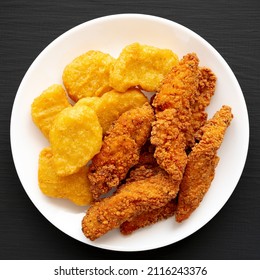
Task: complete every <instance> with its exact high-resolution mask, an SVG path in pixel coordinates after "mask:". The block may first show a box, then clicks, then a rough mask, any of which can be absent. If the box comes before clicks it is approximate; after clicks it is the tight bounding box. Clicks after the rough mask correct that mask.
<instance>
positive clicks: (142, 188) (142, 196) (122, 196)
mask: <svg viewBox="0 0 260 280" xmlns="http://www.w3.org/2000/svg"><path fill="white" fill-rule="evenodd" d="M178 190H179V182H178V181H173V180H172V179H171V178H170V177H169V175H168V174H167V173H166V172H165V171H164V170H162V169H158V173H157V174H155V175H154V176H152V177H150V178H146V179H144V180H139V181H136V182H129V183H126V184H125V185H123V186H121V187H120V188H119V189H118V190H117V192H116V193H115V194H114V195H113V196H111V197H107V198H104V199H103V200H101V201H99V202H95V203H94V204H93V205H92V206H91V207H90V208H89V209H88V211H87V213H86V215H85V217H84V218H83V220H82V230H83V233H84V235H85V236H86V237H87V238H89V239H90V240H95V239H97V238H99V237H101V236H102V235H104V234H105V233H107V232H108V231H110V230H112V229H115V228H119V227H120V225H121V224H122V223H123V222H125V221H127V220H130V219H131V218H132V217H134V216H137V215H139V214H140V213H143V212H146V211H151V210H153V209H157V208H160V207H162V206H164V205H166V204H167V203H168V202H169V201H170V200H171V199H173V198H175V197H176V195H177V192H178Z"/></svg>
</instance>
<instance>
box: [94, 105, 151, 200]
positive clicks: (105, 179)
mask: <svg viewBox="0 0 260 280" xmlns="http://www.w3.org/2000/svg"><path fill="white" fill-rule="evenodd" d="M153 119H154V113H153V109H152V107H151V106H150V105H149V103H145V104H144V105H143V106H142V107H139V108H134V109H131V110H129V111H127V112H125V113H123V114H122V115H121V116H120V117H119V118H118V120H117V121H115V123H114V124H113V125H112V126H111V128H110V129H109V130H108V132H107V135H106V136H105V138H104V141H103V145H102V147H101V150H100V152H99V153H98V154H97V155H96V156H94V158H93V159H92V163H91V166H90V172H89V180H90V182H91V192H92V194H93V197H94V199H98V198H99V197H100V195H102V194H105V193H107V192H108V191H109V190H110V189H112V188H115V187H117V186H118V185H119V184H120V182H121V181H122V180H123V179H124V178H125V177H126V175H127V173H128V171H129V169H130V168H131V167H132V166H134V165H135V164H137V163H138V160H139V155H140V150H141V147H142V146H143V145H144V143H145V142H146V141H147V139H148V137H149V136H150V132H151V122H152V121H153Z"/></svg>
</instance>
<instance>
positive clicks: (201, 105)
mask: <svg viewBox="0 0 260 280" xmlns="http://www.w3.org/2000/svg"><path fill="white" fill-rule="evenodd" d="M200 74H201V75H200V80H199V85H198V91H197V92H196V94H195V96H194V103H193V105H192V106H191V113H192V117H191V126H192V129H191V130H189V131H188V132H187V133H186V139H187V141H188V147H190V148H191V147H193V145H194V144H195V137H194V135H195V134H196V133H197V131H198V130H199V129H200V128H201V127H202V126H203V125H204V124H205V122H206V121H207V117H208V114H207V113H206V111H205V109H206V107H207V106H208V105H209V104H210V100H211V98H212V96H213V95H214V92H215V88H216V81H217V78H216V76H215V74H214V73H213V72H212V71H211V70H210V69H209V68H206V67H201V68H200Z"/></svg>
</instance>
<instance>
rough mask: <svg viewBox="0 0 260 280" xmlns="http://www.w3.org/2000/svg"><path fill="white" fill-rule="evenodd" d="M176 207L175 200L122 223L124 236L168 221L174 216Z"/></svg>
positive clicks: (121, 228) (121, 227)
mask: <svg viewBox="0 0 260 280" xmlns="http://www.w3.org/2000/svg"><path fill="white" fill-rule="evenodd" d="M176 205H177V203H176V199H173V200H171V201H169V202H168V203H167V204H165V205H164V206H162V207H160V208H158V209H153V210H151V211H147V212H143V213H141V214H140V215H138V216H135V217H133V218H132V219H131V220H129V221H125V222H124V223H122V224H121V226H120V232H121V233H122V234H124V235H128V234H131V233H133V232H134V231H136V230H138V229H140V228H144V227H147V226H150V225H152V224H155V223H157V222H159V221H161V220H165V219H168V218H170V217H172V216H173V215H174V212H175V210H176Z"/></svg>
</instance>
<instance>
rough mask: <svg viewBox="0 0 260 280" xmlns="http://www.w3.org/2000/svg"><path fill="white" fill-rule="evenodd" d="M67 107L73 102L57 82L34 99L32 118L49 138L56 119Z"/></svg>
mask: <svg viewBox="0 0 260 280" xmlns="http://www.w3.org/2000/svg"><path fill="white" fill-rule="evenodd" d="M67 107H71V104H70V103H69V101H68V99H67V95H66V92H65V90H64V89H63V87H62V86H61V85H57V84H54V85H52V86H50V87H48V88H47V89H46V90H44V91H43V92H42V93H41V95H40V96H38V97H36V98H35V99H34V101H33V103H32V106H31V115H32V119H33V122H34V123H35V124H36V126H37V127H38V128H39V129H40V130H41V132H42V133H43V134H44V136H45V137H46V138H47V139H48V138H49V132H50V129H51V126H52V124H53V121H54V119H55V118H56V116H57V115H58V114H59V113H60V112H61V111H62V110H63V109H65V108H67Z"/></svg>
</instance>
